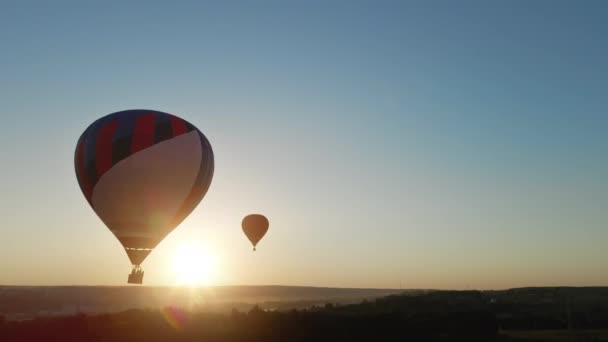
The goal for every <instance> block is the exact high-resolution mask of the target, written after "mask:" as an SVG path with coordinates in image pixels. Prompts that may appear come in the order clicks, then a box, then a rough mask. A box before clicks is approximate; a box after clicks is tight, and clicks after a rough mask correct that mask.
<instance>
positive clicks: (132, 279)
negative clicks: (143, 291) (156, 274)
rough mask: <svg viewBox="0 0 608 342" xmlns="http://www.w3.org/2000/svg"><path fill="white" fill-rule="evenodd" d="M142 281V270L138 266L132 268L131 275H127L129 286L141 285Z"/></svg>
mask: <svg viewBox="0 0 608 342" xmlns="http://www.w3.org/2000/svg"><path fill="white" fill-rule="evenodd" d="M143 281H144V270H142V269H141V267H139V266H134V267H133V270H132V271H131V274H129V279H128V281H127V282H128V283H129V284H142V283H143Z"/></svg>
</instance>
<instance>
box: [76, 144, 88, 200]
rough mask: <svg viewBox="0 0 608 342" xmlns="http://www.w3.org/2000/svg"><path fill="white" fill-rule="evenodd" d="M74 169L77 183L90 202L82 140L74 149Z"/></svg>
mask: <svg viewBox="0 0 608 342" xmlns="http://www.w3.org/2000/svg"><path fill="white" fill-rule="evenodd" d="M76 168H77V172H78V181H79V182H80V187H81V189H82V192H83V193H84V197H85V198H86V199H87V201H89V202H90V201H91V185H90V184H89V179H88V177H87V171H86V169H85V167H84V139H82V140H81V141H80V142H79V143H78V147H77V149H76Z"/></svg>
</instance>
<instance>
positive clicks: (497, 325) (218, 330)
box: [0, 289, 608, 341]
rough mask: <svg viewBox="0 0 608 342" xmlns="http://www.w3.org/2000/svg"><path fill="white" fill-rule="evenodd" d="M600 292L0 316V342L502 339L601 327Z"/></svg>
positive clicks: (603, 306)
mask: <svg viewBox="0 0 608 342" xmlns="http://www.w3.org/2000/svg"><path fill="white" fill-rule="evenodd" d="M605 292H606V291H605V289H601V291H600V290H593V289H592V290H589V291H583V293H582V295H581V291H580V290H576V291H574V290H571V289H549V290H548V289H542V290H539V289H517V290H514V291H512V292H509V291H502V292H489V291H486V292H480V291H427V292H424V293H417V294H412V293H409V294H402V295H392V296H388V297H382V298H378V299H375V300H368V301H363V302H362V303H359V304H351V305H341V304H338V303H327V304H325V305H323V306H313V307H310V308H308V309H303V310H295V309H294V310H290V311H265V310H263V309H260V308H259V307H257V306H255V307H253V309H251V310H248V311H243V312H239V311H238V310H236V309H234V310H233V311H232V313H230V314H219V313H200V312H195V313H192V312H189V311H187V310H182V309H179V308H177V307H173V308H163V309H160V310H128V311H124V312H119V313H113V314H97V315H85V314H79V315H73V316H64V317H39V318H36V319H33V320H28V321H8V320H4V319H2V317H0V341H319V340H321V341H328V340H329V341H379V340H389V339H392V340H399V341H492V340H497V339H498V340H500V339H501V338H503V337H504V336H502V337H500V336H498V331H500V330H502V331H508V330H569V331H571V332H575V331H584V330H589V329H608V296H604V293H605ZM573 294H578V295H577V296H575V295H573Z"/></svg>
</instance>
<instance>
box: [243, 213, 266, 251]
mask: <svg viewBox="0 0 608 342" xmlns="http://www.w3.org/2000/svg"><path fill="white" fill-rule="evenodd" d="M268 224H269V223H268V219H267V218H266V217H265V216H264V215H260V214H251V215H247V216H245V218H244V219H243V222H242V223H241V226H242V227H243V232H245V235H246V236H247V238H248V239H249V241H251V244H252V245H253V250H254V251H255V246H256V245H257V244H258V242H260V240H262V238H263V237H264V235H265V234H266V232H267V231H268Z"/></svg>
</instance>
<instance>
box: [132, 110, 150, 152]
mask: <svg viewBox="0 0 608 342" xmlns="http://www.w3.org/2000/svg"><path fill="white" fill-rule="evenodd" d="M152 144H154V113H152V114H144V115H141V116H139V117H138V118H137V121H136V122H135V130H134V132H133V140H132V141H131V153H135V152H138V151H141V150H143V149H144V148H148V147H150V146H151V145H152Z"/></svg>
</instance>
